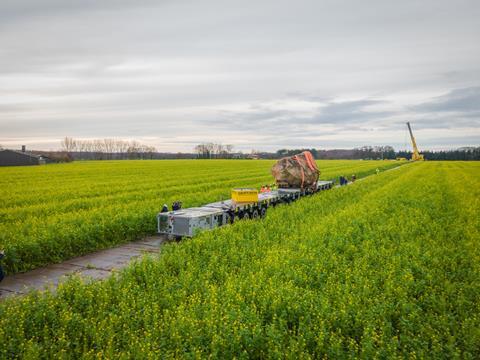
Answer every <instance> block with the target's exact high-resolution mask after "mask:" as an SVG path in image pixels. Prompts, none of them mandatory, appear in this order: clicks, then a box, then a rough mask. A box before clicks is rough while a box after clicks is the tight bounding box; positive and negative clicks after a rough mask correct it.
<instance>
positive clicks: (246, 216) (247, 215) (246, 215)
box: [242, 211, 250, 220]
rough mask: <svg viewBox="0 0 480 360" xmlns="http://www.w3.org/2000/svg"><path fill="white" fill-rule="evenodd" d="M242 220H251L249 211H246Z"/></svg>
mask: <svg viewBox="0 0 480 360" xmlns="http://www.w3.org/2000/svg"><path fill="white" fill-rule="evenodd" d="M242 219H245V220H248V219H250V214H249V213H248V212H247V211H245V212H244V213H243V216H242Z"/></svg>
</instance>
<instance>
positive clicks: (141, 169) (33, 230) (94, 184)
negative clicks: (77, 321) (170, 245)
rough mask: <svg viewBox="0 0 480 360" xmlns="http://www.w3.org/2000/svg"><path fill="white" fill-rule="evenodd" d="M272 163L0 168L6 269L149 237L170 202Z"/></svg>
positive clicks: (260, 175)
mask: <svg viewBox="0 0 480 360" xmlns="http://www.w3.org/2000/svg"><path fill="white" fill-rule="evenodd" d="M272 164H273V161H251V160H250V161H249V160H165V161H158V160H153V161H145V160H144V161H89V162H74V163H70V164H61V165H47V166H36V167H33V166H30V167H28V166H27V167H3V168H0V199H1V203H0V249H2V248H4V249H5V251H6V258H5V261H4V263H5V266H6V270H7V272H8V273H14V272H18V271H26V270H29V269H33V268H35V267H39V266H42V265H46V264H49V263H56V262H60V261H62V260H65V259H68V258H72V257H74V256H79V255H83V254H86V253H89V252H92V251H95V250H98V249H102V248H107V247H111V246H113V245H115V244H118V243H121V242H127V241H130V240H134V239H137V238H140V237H142V236H144V235H146V234H153V233H154V232H155V229H156V227H155V226H156V224H155V221H156V218H155V215H156V214H157V213H158V212H159V211H160V209H161V208H162V205H163V204H164V203H166V204H168V205H169V206H170V205H171V203H172V202H173V201H175V200H181V201H183V204H184V206H187V207H189V206H198V205H202V204H205V203H209V202H214V201H217V200H219V199H221V198H223V199H225V198H227V197H228V196H229V193H230V189H231V188H232V187H235V186H258V187H259V186H261V185H262V184H266V183H270V182H272V177H271V175H270V168H271V166H272ZM319 165H320V168H321V169H322V178H325V179H329V178H334V177H337V176H338V175H342V173H343V174H344V175H346V176H347V175H350V174H353V173H356V174H357V175H358V176H365V175H368V174H371V173H372V172H374V171H375V169H376V168H377V167H378V168H381V169H384V168H389V167H392V166H397V165H398V163H396V162H391V161H384V162H382V161H320V162H319Z"/></svg>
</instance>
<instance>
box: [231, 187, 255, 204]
mask: <svg viewBox="0 0 480 360" xmlns="http://www.w3.org/2000/svg"><path fill="white" fill-rule="evenodd" d="M232 200H233V201H235V202H236V203H245V202H258V190H257V189H253V188H237V189H232Z"/></svg>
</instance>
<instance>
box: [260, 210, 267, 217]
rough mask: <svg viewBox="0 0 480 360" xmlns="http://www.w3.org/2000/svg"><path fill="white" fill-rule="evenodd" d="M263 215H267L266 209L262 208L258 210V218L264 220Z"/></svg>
mask: <svg viewBox="0 0 480 360" xmlns="http://www.w3.org/2000/svg"><path fill="white" fill-rule="evenodd" d="M265 215H267V209H266V208H262V209H261V210H260V217H261V218H264V217H265Z"/></svg>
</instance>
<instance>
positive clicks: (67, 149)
mask: <svg viewBox="0 0 480 360" xmlns="http://www.w3.org/2000/svg"><path fill="white" fill-rule="evenodd" d="M61 148H62V152H64V153H65V154H67V155H68V156H69V157H71V158H72V159H73V158H75V159H91V158H92V157H93V158H94V159H96V160H103V159H151V158H153V154H154V153H156V152H157V149H156V148H155V147H154V146H149V145H144V144H141V143H139V142H138V141H135V140H132V141H125V140H119V139H93V140H79V139H74V138H71V137H65V138H64V139H63V140H62V141H61Z"/></svg>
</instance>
